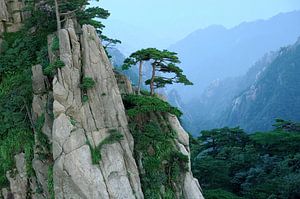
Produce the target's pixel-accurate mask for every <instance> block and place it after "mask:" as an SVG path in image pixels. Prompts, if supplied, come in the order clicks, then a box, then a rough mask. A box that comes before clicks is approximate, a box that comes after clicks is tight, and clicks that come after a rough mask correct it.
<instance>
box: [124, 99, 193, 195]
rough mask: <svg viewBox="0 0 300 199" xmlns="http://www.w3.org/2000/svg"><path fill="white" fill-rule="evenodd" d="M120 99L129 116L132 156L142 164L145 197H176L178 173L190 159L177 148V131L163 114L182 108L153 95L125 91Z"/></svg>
mask: <svg viewBox="0 0 300 199" xmlns="http://www.w3.org/2000/svg"><path fill="white" fill-rule="evenodd" d="M123 102H124V105H125V108H126V110H127V114H128V115H129V118H130V120H129V124H130V129H131V133H132V134H133V137H134V143H135V146H134V153H135V159H136V160H137V161H138V160H141V164H142V165H139V167H140V169H141V168H142V171H140V172H141V174H140V178H141V182H142V189H143V193H144V195H145V198H170V199H171V198H176V195H175V194H176V191H177V186H178V185H179V184H180V180H182V179H181V176H180V174H181V173H182V172H184V171H186V170H187V167H188V162H189V160H188V157H187V156H185V155H184V154H182V153H181V152H180V151H179V150H178V149H177V148H176V145H175V139H176V136H177V135H176V133H175V132H174V131H173V129H172V128H171V127H170V126H169V124H168V122H167V120H166V118H165V115H164V114H166V113H172V114H176V115H181V112H180V111H179V110H178V109H176V108H174V107H171V106H170V105H169V104H168V103H167V102H165V101H163V100H161V99H159V98H157V97H154V96H144V95H124V96H123Z"/></svg>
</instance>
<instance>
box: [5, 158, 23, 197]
mask: <svg viewBox="0 0 300 199" xmlns="http://www.w3.org/2000/svg"><path fill="white" fill-rule="evenodd" d="M15 161H16V169H15V170H14V171H8V172H7V173H6V177H7V179H8V180H9V185H10V191H11V194H12V195H13V197H14V198H15V199H26V192H27V189H28V187H27V180H28V179H27V174H26V161H25V154H24V153H20V154H17V155H15ZM13 173H16V174H15V175H14V174H13Z"/></svg>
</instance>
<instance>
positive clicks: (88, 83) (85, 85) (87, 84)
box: [80, 77, 96, 91]
mask: <svg viewBox="0 0 300 199" xmlns="http://www.w3.org/2000/svg"><path fill="white" fill-rule="evenodd" d="M95 84H96V83H95V81H94V80H93V78H91V77H84V78H83V79H82V83H81V84H80V88H81V89H83V90H84V91H87V90H88V89H91V88H93V87H94V86H95Z"/></svg>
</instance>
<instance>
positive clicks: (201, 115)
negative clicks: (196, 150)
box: [181, 41, 300, 134]
mask: <svg viewBox="0 0 300 199" xmlns="http://www.w3.org/2000/svg"><path fill="white" fill-rule="evenodd" d="M299 44H300V42H299V41H298V42H297V43H296V44H295V45H293V46H290V47H286V48H281V49H280V50H279V51H278V52H272V53H268V54H266V55H265V56H264V57H263V58H261V59H260V60H259V61H258V62H256V63H255V64H254V65H253V66H252V67H251V68H250V69H249V70H248V72H247V73H246V74H245V75H244V76H240V77H236V78H227V79H224V80H218V81H215V82H213V83H212V84H211V85H210V86H209V87H208V88H207V89H206V90H205V92H204V93H203V94H202V96H201V98H200V99H194V100H192V101H191V102H190V103H188V104H186V105H181V107H183V108H184V109H185V110H184V111H185V112H188V113H189V114H190V115H191V118H192V120H186V119H184V118H183V123H184V126H185V127H186V128H187V129H188V130H189V131H191V132H193V133H194V134H197V133H199V132H200V131H201V130H203V129H212V128H218V127H223V126H231V127H235V126H241V127H242V128H244V129H245V130H247V131H248V132H253V131H263V130H270V129H271V128H272V124H273V123H274V119H275V118H283V119H285V120H294V121H297V120H300V89H299V88H300V78H299V77H300V45H299Z"/></svg>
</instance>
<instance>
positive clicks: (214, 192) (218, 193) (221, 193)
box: [204, 189, 242, 199]
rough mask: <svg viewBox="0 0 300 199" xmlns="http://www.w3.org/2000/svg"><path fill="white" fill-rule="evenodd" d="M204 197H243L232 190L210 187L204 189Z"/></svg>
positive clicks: (210, 198)
mask: <svg viewBox="0 0 300 199" xmlns="http://www.w3.org/2000/svg"><path fill="white" fill-rule="evenodd" d="M204 197H205V198H206V199H242V198H240V197H238V196H236V195H234V194H233V193H231V192H228V191H225V190H223V189H210V190H206V191H204Z"/></svg>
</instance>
